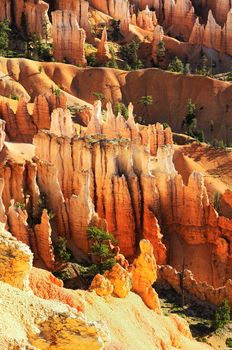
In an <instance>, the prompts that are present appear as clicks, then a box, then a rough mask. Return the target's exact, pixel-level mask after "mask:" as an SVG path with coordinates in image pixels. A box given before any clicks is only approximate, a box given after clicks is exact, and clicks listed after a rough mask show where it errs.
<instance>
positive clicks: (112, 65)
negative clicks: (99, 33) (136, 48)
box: [106, 46, 118, 69]
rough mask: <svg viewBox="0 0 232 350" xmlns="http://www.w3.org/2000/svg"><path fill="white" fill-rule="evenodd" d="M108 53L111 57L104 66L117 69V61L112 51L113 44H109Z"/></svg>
mask: <svg viewBox="0 0 232 350" xmlns="http://www.w3.org/2000/svg"><path fill="white" fill-rule="evenodd" d="M110 54H111V59H110V61H108V62H107V64H106V66H107V67H108V68H115V69H118V64H117V61H116V58H115V51H114V48H113V46H110Z"/></svg>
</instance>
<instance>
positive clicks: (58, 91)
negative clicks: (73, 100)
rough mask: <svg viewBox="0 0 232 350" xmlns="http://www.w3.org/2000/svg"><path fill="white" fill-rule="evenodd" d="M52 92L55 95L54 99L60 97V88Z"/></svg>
mask: <svg viewBox="0 0 232 350" xmlns="http://www.w3.org/2000/svg"><path fill="white" fill-rule="evenodd" d="M53 92H54V94H55V95H56V97H60V96H61V89H60V88H55V89H54V91H53Z"/></svg>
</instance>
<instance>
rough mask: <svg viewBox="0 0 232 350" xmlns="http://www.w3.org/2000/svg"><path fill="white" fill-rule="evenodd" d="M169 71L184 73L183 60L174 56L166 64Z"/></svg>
mask: <svg viewBox="0 0 232 350" xmlns="http://www.w3.org/2000/svg"><path fill="white" fill-rule="evenodd" d="M168 71H169V72H175V73H184V64H183V62H182V61H181V60H180V59H179V58H178V57H177V56H176V57H175V58H174V59H173V60H172V62H171V63H170V64H169V66H168Z"/></svg>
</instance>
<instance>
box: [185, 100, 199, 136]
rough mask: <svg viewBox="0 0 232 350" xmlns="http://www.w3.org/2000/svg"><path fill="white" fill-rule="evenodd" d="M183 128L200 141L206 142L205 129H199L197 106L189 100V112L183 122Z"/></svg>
mask: <svg viewBox="0 0 232 350" xmlns="http://www.w3.org/2000/svg"><path fill="white" fill-rule="evenodd" d="M182 128H184V130H185V132H186V134H187V135H189V136H191V137H194V138H195V139H197V140H198V141H200V142H205V136H204V132H203V130H198V129H197V106H196V105H195V103H193V102H192V100H191V99H189V100H188V104H187V113H186V116H185V118H184V120H183V122H182Z"/></svg>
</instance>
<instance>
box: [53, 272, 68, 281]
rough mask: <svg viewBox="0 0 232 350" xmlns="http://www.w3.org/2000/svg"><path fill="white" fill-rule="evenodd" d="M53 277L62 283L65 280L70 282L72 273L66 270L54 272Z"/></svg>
mask: <svg viewBox="0 0 232 350" xmlns="http://www.w3.org/2000/svg"><path fill="white" fill-rule="evenodd" d="M53 275H54V276H55V277H57V278H59V279H60V280H62V281H65V280H68V279H69V278H71V274H70V272H69V271H66V270H61V271H54V272H53Z"/></svg>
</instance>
